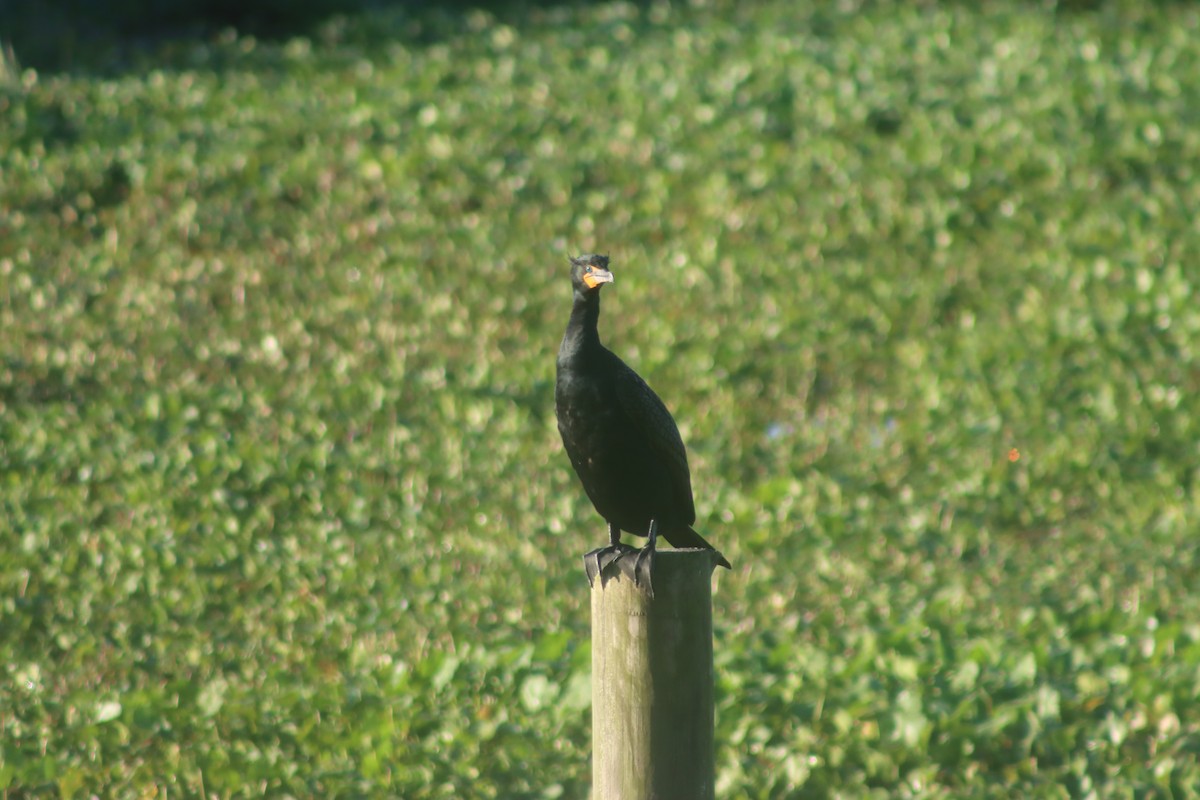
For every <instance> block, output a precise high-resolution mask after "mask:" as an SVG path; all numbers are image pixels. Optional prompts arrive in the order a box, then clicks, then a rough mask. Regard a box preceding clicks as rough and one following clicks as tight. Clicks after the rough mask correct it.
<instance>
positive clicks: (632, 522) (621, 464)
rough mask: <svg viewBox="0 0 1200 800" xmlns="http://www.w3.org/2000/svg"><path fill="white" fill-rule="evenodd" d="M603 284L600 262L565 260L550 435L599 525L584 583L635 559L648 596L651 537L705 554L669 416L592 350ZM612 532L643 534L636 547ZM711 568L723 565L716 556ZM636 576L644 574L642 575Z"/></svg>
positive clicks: (601, 352)
mask: <svg viewBox="0 0 1200 800" xmlns="http://www.w3.org/2000/svg"><path fill="white" fill-rule="evenodd" d="M612 282H613V274H612V272H610V271H609V269H608V257H607V256H601V255H583V256H579V257H578V258H572V259H571V285H572V287H573V288H574V290H575V302H574V305H572V307H571V319H570V321H569V322H568V323H567V332H566V335H564V336H563V340H562V346H561V347H559V350H558V369H557V373H558V374H557V380H556V382H555V387H554V405H555V412H556V413H557V415H558V432H559V433H560V434H562V440H563V446H564V447H565V448H566V450H567V455H568V456H570V458H571V465H572V466H574V467H575V472H576V473H577V474H578V475H579V480H580V481H581V482H582V483H583V488H584V490H585V491H586V492H587V495H588V497H589V498H591V501H592V505H594V506H595V507H596V510H597V511H598V512H600V516H602V517H604V519H605V521H606V522H608V539H609V544H608V546H607V547H602V548H600V549H598V550H593V551H592V552H590V553H588V554H587V555H586V556H584V564H585V566H586V568H587V573H588V581H589V582H591V581H594V580H595V577H596V575H597V574H599V575H600V576H601V580H604V578H605V577H606V570H608V568H609V567H611V566H613V565H616V566H617V567H618V568H619V567H620V562H621V559H622V558H623V557H625V556H628V555H631V554H633V553H636V554H637V555H636V558H635V559H634V564H633V568H632V574H633V579H634V582H635V583H637V584H639V585H641V584H642V583H643V582H644V583H645V585H646V589H647V591H649V592H650V593H651V594H653V586H652V584H651V575H652V574H653V567H654V548H655V545H656V544H657V537H658V535H659V534H661V535H662V536H663V537H664V538H665V539H666V540H667V541H668V542H670V543H671V544H672V545H674V546H675V547H702V548H707V549H709V550H715V548H713V546H712V545H711V544H709V543H708V542H706V541H705V540H704V538H703V537H702V536H701V535H700V534H698V533H696V532H695V531H694V530H692V528H691V526H692V523H694V522H695V521H696V507H695V504H694V502H693V500H692V478H691V473H690V471H689V470H688V462H687V451H686V450H685V449H684V447H683V439H682V438H681V437H680V436H679V429H678V428H677V427H675V420H674V419H672V418H671V412H669V411H667V407H666V406H665V405H663V402H662V400H660V399H659V398H658V395H656V394H655V393H654V390H652V389H651V388H650V387H649V386H647V385H646V382H645V381H644V380H642V379H641V377H640V376H639V375H638V374H637V373H636V372H634V371H633V370H632V369H630V368H629V366H628V365H626V363H625V362H624V361H622V360H621V359H620V358H618V357H617V356H616V355H615V354H614V353H613V352H612V351H610V350H609V349H608V348H606V347H605V346H604V345H602V344H600V334H599V333H598V332H597V331H596V322H597V321H598V320H599V319H600V288H601V287H602V286H604V284H606V283H612ZM621 531H626V532H628V533H632V534H634V535H636V536H646V537H649V542H648V543H647V544H646V546H645V548H643V549H642V550H637V549H635V548H633V547H630V546H629V545H626V544H622V543H621ZM717 563H718V564H720V565H721V566H723V567H726V568H728V567H729V562H728V561H726V560H725V557H724V556H723V555H721V554H720V553H717ZM643 572H644V574H643Z"/></svg>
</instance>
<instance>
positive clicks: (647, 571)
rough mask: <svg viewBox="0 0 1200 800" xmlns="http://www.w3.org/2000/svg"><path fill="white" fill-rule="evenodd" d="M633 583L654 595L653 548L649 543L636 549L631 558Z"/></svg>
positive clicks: (649, 594)
mask: <svg viewBox="0 0 1200 800" xmlns="http://www.w3.org/2000/svg"><path fill="white" fill-rule="evenodd" d="M633 583H634V585H635V586H638V587H641V588H642V589H645V591H646V594H647V595H648V596H650V597H654V548H653V547H651V546H649V545H647V546H646V547H643V548H642V549H641V550H638V551H637V556H636V557H635V558H634V560H633Z"/></svg>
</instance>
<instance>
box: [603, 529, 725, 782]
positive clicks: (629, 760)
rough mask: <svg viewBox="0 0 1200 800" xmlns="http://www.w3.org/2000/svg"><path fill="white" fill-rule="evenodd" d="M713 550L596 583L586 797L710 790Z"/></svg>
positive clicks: (666, 554)
mask: <svg viewBox="0 0 1200 800" xmlns="http://www.w3.org/2000/svg"><path fill="white" fill-rule="evenodd" d="M715 567H716V562H715V561H714V554H713V551H712V550H699V549H696V550H693V549H685V550H659V551H658V552H657V553H656V555H655V564H654V597H653V598H651V597H649V596H648V595H647V594H646V592H644V591H643V590H642V589H640V588H638V587H637V586H635V585H634V583H633V581H632V580H630V578H629V576H628V575H626V574H619V575H616V576H614V577H612V578H609V579H608V580H607V581H606V582H602V581H601V580H599V579H597V580H596V582H595V583H594V584H593V586H592V800H712V798H713V781H714V766H713V648H712V586H711V580H712V571H713V569H714V568H715Z"/></svg>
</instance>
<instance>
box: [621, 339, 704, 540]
mask: <svg viewBox="0 0 1200 800" xmlns="http://www.w3.org/2000/svg"><path fill="white" fill-rule="evenodd" d="M613 358H617V357H616V356H615V355H614V356H613ZM617 361H618V363H620V366H621V368H620V369H618V370H617V371H616V390H617V402H618V403H619V404H620V405H621V410H622V411H624V412H625V414H626V415H627V416H628V417H629V418H630V419H631V420H633V421H634V424H635V425H636V426H637V429H638V432H639V433H640V434H641V435H642V436H643V437H644V438H645V440H646V441H647V442H648V443H649V444H650V447H651V449H652V450H653V451H654V452H655V453H657V454H658V456H659V458H661V459H662V462H663V465H664V466H665V467H666V469H667V470H668V471H669V472H670V473H671V487H672V489H673V490H674V493H675V498H676V500H677V501H678V502H679V503H680V504H681V505H680V509H679V510H680V512H681V514H680V516H681V519H680V521H681V522H683V523H685V524H687V525H691V524H692V523H693V522H695V521H696V506H695V502H694V500H693V499H692V474H691V471H690V470H689V469H688V462H687V450H686V449H685V448H684V446H683V437H681V436H680V435H679V428H678V427H676V425H675V420H674V419H673V418H672V417H671V412H670V411H668V410H667V407H666V406H665V405H663V401H662V400H660V399H659V397H658V395H656V394H655V393H654V390H653V389H651V388H650V386H649V385H648V384H647V383H646V382H645V381H644V380H642V376H640V375H638V374H637V373H636V372H634V371H633V370H632V369H630V368H629V366H628V365H627V364H625V363H624V362H623V361H620V359H617Z"/></svg>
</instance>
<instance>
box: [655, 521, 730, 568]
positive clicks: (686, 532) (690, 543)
mask: <svg viewBox="0 0 1200 800" xmlns="http://www.w3.org/2000/svg"><path fill="white" fill-rule="evenodd" d="M663 538H665V539H666V540H667V541H668V542H670V543H671V546H672V547H699V548H703V549H705V550H712V551H713V552H715V553H716V554H717V564H719V565H720V566H722V567H724V568H725V569H733V566H732V565H731V564H730V563H729V561H728V560H727V559H726V558H725V556H723V555H721V553H720V551H718V550H717V548H715V547H713V546H712V545H711V544H709V543H708V541H707V540H705V538H704V537H703V536H701V535H700V534H698V533H696V532H695V531H694V530H692V529H691V528H677V529H676V530H673V531H671V532H670V533H664V534H663Z"/></svg>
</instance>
